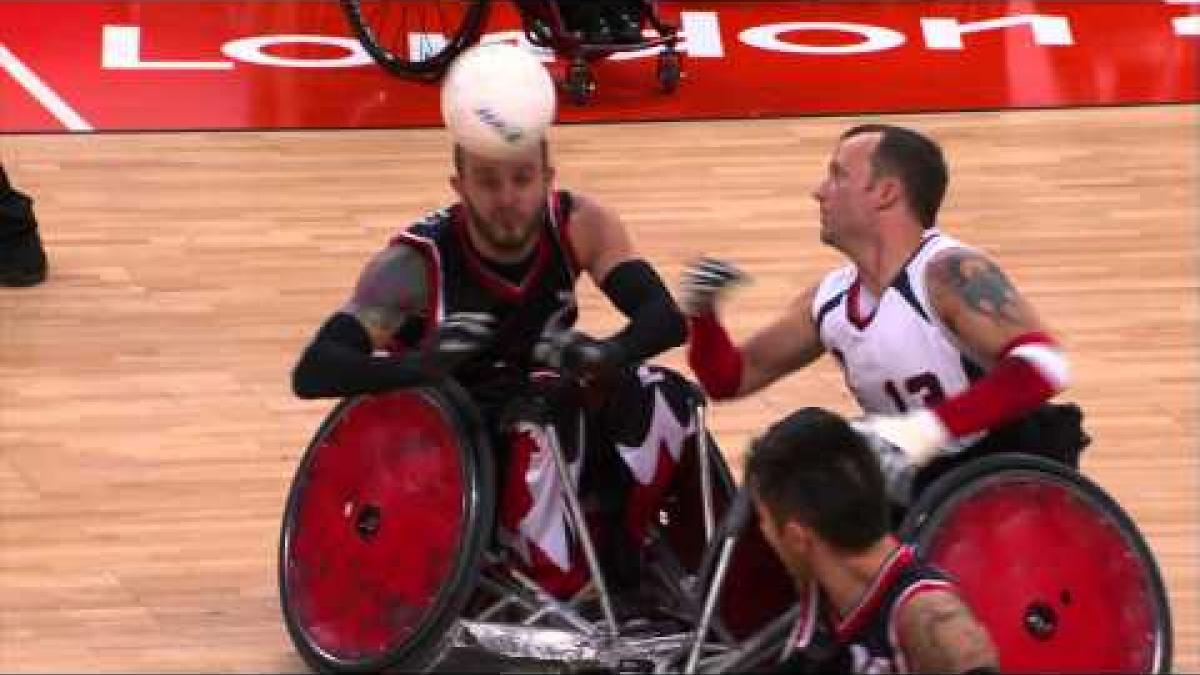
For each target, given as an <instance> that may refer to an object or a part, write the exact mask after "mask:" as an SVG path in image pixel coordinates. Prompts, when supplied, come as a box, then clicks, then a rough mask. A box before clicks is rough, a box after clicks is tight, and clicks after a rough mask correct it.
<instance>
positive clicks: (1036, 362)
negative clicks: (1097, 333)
mask: <svg viewBox="0 0 1200 675" xmlns="http://www.w3.org/2000/svg"><path fill="white" fill-rule="evenodd" d="M1001 353H1002V354H1003V356H1002V357H1001V358H1000V360H999V361H997V362H996V365H995V367H993V368H992V370H991V371H989V372H988V374H987V375H985V376H984V377H983V378H981V379H979V380H977V381H976V382H975V383H973V384H972V385H971V386H970V387H969V388H968V389H967V390H966V391H964V392H962V393H961V394H959V395H957V396H954V397H951V398H948V399H946V400H945V401H942V402H941V403H939V404H938V405H936V406H934V408H933V412H934V413H935V414H936V415H937V416H938V418H939V419H940V420H941V422H942V424H943V425H944V426H945V427H946V431H948V432H950V434H951V435H952V436H954V437H955V438H958V437H961V436H965V435H967V434H972V433H975V432H977V431H983V430H985V429H992V428H995V427H997V426H999V425H1001V424H1004V423H1006V422H1010V421H1012V420H1015V419H1017V418H1019V417H1021V416H1022V415H1025V414H1027V413H1029V412H1032V411H1033V409H1034V408H1036V407H1038V406H1039V405H1041V404H1042V403H1044V402H1045V401H1046V400H1047V399H1049V398H1050V397H1051V396H1054V395H1055V394H1057V393H1058V392H1060V391H1062V390H1063V389H1064V388H1066V385H1067V379H1068V375H1067V360H1066V357H1064V356H1063V354H1062V352H1060V351H1059V350H1058V348H1057V345H1056V344H1055V342H1054V340H1053V339H1052V338H1051V337H1050V336H1048V335H1046V334H1044V333H1026V334H1025V335H1022V336H1020V337H1018V338H1016V339H1015V340H1013V341H1012V342H1010V343H1009V344H1008V345H1006V346H1005V348H1004V350H1003V351H1002V352H1001Z"/></svg>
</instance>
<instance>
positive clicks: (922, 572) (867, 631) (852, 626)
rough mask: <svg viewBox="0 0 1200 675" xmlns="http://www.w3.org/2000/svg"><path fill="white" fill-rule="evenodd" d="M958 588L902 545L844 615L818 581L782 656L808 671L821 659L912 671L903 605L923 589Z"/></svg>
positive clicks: (844, 668)
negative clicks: (902, 631) (902, 633)
mask: <svg viewBox="0 0 1200 675" xmlns="http://www.w3.org/2000/svg"><path fill="white" fill-rule="evenodd" d="M930 590H942V591H946V590H949V591H952V592H957V589H956V588H955V586H954V584H953V583H952V582H951V581H950V578H949V577H948V576H947V575H946V574H945V573H944V572H942V571H941V570H939V569H937V568H936V567H933V566H932V565H929V564H926V563H924V562H922V561H921V560H919V559H918V558H917V556H916V554H915V552H914V551H913V549H912V547H911V546H907V545H902V546H899V547H897V549H896V550H895V551H894V552H893V553H892V555H891V556H889V557H888V559H887V560H886V561H885V562H884V564H883V565H882V566H881V567H880V569H879V572H877V573H876V575H875V578H874V580H873V581H872V582H871V584H870V586H868V587H867V590H866V591H865V592H864V593H863V597H862V598H861V599H860V600H859V602H858V604H857V605H856V606H855V607H854V609H852V610H851V611H850V612H848V613H847V614H846V615H845V616H840V615H839V614H838V613H837V612H836V610H835V609H834V608H833V605H832V604H831V603H830V602H829V601H828V599H827V598H826V597H825V596H824V594H822V593H821V592H820V591H819V589H818V587H817V585H816V583H815V582H814V583H811V584H809V592H808V594H807V597H805V598H802V599H801V600H802V610H801V616H800V618H799V620H798V621H797V622H796V626H795V628H794V629H793V631H792V635H791V637H790V638H789V639H788V646H787V647H785V649H784V653H783V654H782V656H781V658H782V659H784V660H785V664H784V665H785V668H784V670H787V668H786V665H787V664H786V661H787V660H793V661H795V662H796V663H797V664H798V667H797V668H796V670H800V671H803V670H805V667H800V666H799V664H800V663H801V662H804V663H805V664H806V667H807V668H811V667H812V665H811V664H812V663H813V662H814V661H819V662H821V663H822V664H823V665H825V666H826V667H832V668H834V669H835V670H838V671H841V672H849V673H907V672H909V664H908V661H907V659H906V657H905V655H904V652H903V650H902V649H901V648H900V640H899V635H898V634H897V630H898V621H899V614H900V610H901V608H902V607H903V606H904V604H905V603H906V602H908V601H909V600H910V599H912V598H913V597H915V596H916V595H917V594H919V593H923V592H926V591H930Z"/></svg>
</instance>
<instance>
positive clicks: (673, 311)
mask: <svg viewBox="0 0 1200 675" xmlns="http://www.w3.org/2000/svg"><path fill="white" fill-rule="evenodd" d="M600 288H601V290H603V291H604V294H605V295H606V296H608V299H609V300H611V301H612V303H613V304H614V305H616V307H617V309H619V310H621V313H622V314H624V315H625V316H626V317H628V318H629V324H628V325H626V326H625V328H624V329H622V330H621V331H620V332H619V333H617V334H616V335H613V336H612V337H610V338H609V339H608V342H609V344H611V345H612V346H613V347H615V348H616V349H617V351H618V352H619V355H620V358H621V361H622V362H624V363H631V362H635V361H642V360H645V359H648V358H651V357H653V356H657V355H658V354H661V353H663V352H665V351H667V350H668V349H671V348H672V347H678V346H679V345H681V344H683V341H684V340H685V339H687V325H686V324H685V323H684V320H683V314H682V313H681V312H680V311H679V307H678V306H677V305H676V304H675V299H674V298H672V297H671V293H670V292H669V291H668V290H667V287H666V286H665V285H663V282H662V279H661V278H659V276H658V273H657V272H655V271H654V268H653V267H651V266H650V264H649V263H647V262H646V261H644V260H626V261H625V262H623V263H621V264H619V265H617V266H616V267H614V268H612V270H611V271H609V273H608V275H607V276H605V277H604V283H602V284H601V286H600Z"/></svg>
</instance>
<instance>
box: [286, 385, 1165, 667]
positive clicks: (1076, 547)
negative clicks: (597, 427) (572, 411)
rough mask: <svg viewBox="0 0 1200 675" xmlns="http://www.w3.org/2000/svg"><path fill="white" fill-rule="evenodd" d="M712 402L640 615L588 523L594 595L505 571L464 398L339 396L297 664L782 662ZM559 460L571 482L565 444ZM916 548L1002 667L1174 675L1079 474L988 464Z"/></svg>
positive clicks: (314, 470) (934, 489)
mask: <svg viewBox="0 0 1200 675" xmlns="http://www.w3.org/2000/svg"><path fill="white" fill-rule="evenodd" d="M694 404H695V406H696V412H697V416H696V419H697V420H698V430H697V434H696V440H695V442H694V443H689V444H687V445H686V446H685V450H684V453H683V455H682V456H681V457H680V463H679V465H678V467H677V470H676V473H675V478H674V483H673V485H672V487H671V489H670V490H669V493H668V497H667V499H666V500H665V502H664V503H663V505H662V507H661V511H660V513H659V518H658V522H657V524H656V527H655V528H654V531H653V534H652V537H651V541H650V544H649V546H648V548H647V550H646V557H645V563H644V565H643V568H642V574H641V576H640V585H639V588H638V589H637V591H638V592H637V596H638V597H637V599H636V601H629V600H628V599H626V598H623V597H619V596H617V595H616V594H614V593H612V592H610V589H609V587H608V585H607V583H606V571H605V569H603V567H602V565H601V563H600V561H599V556H598V555H597V552H596V550H595V548H594V546H593V544H592V543H591V539H590V537H589V535H588V530H587V528H583V527H578V526H577V527H575V528H574V529H575V532H576V534H577V535H578V536H579V537H580V541H581V543H582V544H583V550H584V553H585V554H586V558H587V561H588V564H589V568H590V569H591V573H592V581H591V582H590V584H589V586H588V587H586V588H585V589H584V590H583V591H581V592H580V593H579V594H578V595H576V596H575V597H574V598H571V599H570V600H566V601H564V600H559V599H556V598H554V597H552V596H551V595H550V594H549V593H547V592H546V591H545V590H544V589H542V588H541V587H539V585H538V584H537V583H536V582H535V581H533V580H532V579H529V578H527V577H525V576H523V575H521V574H520V573H519V572H518V571H517V570H516V569H515V568H514V567H511V566H507V565H506V564H505V552H504V550H503V549H502V547H500V546H498V545H497V543H496V541H495V527H494V518H495V512H496V495H497V492H498V490H497V487H496V479H495V475H494V474H495V468H494V465H493V462H494V459H493V454H492V449H491V448H490V447H489V441H488V438H487V436H486V435H485V434H484V432H483V426H482V422H481V420H480V417H479V414H478V412H477V410H476V408H475V406H474V404H473V403H472V402H471V401H470V400H469V399H468V398H467V395H466V394H465V392H464V391H463V390H462V389H460V388H459V387H458V386H457V385H454V384H439V385H437V386H433V385H429V386H421V387H414V388H410V389H404V390H400V391H396V392H391V393H387V394H382V395H376V396H365V397H357V398H353V399H346V400H344V401H342V402H340V403H339V404H338V405H337V406H336V407H335V408H334V409H333V411H332V412H331V413H330V414H329V415H328V416H327V418H326V419H325V420H324V422H323V423H322V424H321V426H320V428H319V430H318V431H317V434H316V436H315V438H314V439H313V441H312V443H311V444H310V446H309V447H308V449H307V451H306V452H305V455H304V457H303V459H302V460H301V463H300V466H299V469H298V471H297V473H296V476H295V479H294V481H293V484H292V486H291V490H290V494H289V496H288V500H287V506H286V510H285V514H284V519H283V528H282V534H281V538H280V546H279V590H280V597H281V603H282V609H283V617H284V621H285V623H286V626H287V629H288V632H289V634H290V636H291V638H292V640H293V642H294V644H295V646H296V649H297V651H298V652H299V653H300V655H301V656H302V657H303V658H304V660H305V661H306V663H307V664H308V665H309V666H311V667H312V668H314V669H316V670H319V671H332V672H363V671H381V670H392V671H417V670H419V671H438V670H450V671H456V672H467V671H475V672H618V673H627V672H744V671H747V670H751V669H769V668H770V666H771V665H772V664H773V663H775V662H777V661H778V658H779V655H780V654H781V652H782V650H783V648H784V647H785V643H786V641H787V639H788V635H789V633H790V631H791V628H792V626H793V624H794V623H795V621H796V619H797V617H798V616H799V614H800V611H801V608H800V607H799V606H798V605H797V604H796V602H797V601H796V599H795V597H794V596H795V594H794V592H793V590H792V585H791V581H790V579H789V578H788V576H787V574H786V572H785V570H784V569H783V567H782V565H781V564H780V563H779V562H778V560H777V559H776V558H775V556H774V555H773V553H772V552H771V550H770V549H769V547H768V546H767V544H766V543H765V541H764V540H763V539H762V538H761V535H760V533H759V530H758V528H757V527H756V526H755V525H754V523H753V519H754V514H753V509H752V508H750V506H749V500H748V499H747V496H746V494H745V492H744V491H740V490H738V488H737V487H736V485H735V483H734V480H733V477H732V476H731V475H730V472H729V470H728V467H727V466H726V464H725V462H724V460H723V458H722V454H721V452H720V450H719V448H717V446H716V444H715V443H713V442H712V439H711V437H710V436H709V434H708V433H707V431H706V430H705V428H704V423H703V422H704V413H705V402H704V398H703V396H702V395H701V394H699V393H698V392H697V393H696V394H695V398H694ZM551 449H552V451H553V453H554V454H555V461H556V464H557V467H558V469H559V472H560V475H565V473H566V472H567V471H568V468H567V465H566V461H565V459H564V457H563V455H562V451H561V448H560V446H559V445H558V443H557V441H555V440H554V439H553V435H552V439H551ZM563 484H564V485H567V486H570V485H571V482H570V481H569V480H564V481H563ZM563 497H564V499H566V500H567V505H568V507H569V508H568V513H569V514H570V515H571V517H572V522H573V523H575V524H576V525H578V524H579V523H582V522H585V515H584V513H583V509H582V506H581V502H580V497H579V495H578V494H576V492H575V490H574V489H572V488H570V487H567V488H564V495H563ZM899 534H900V535H901V537H902V538H904V539H906V540H908V541H912V542H915V543H916V545H917V547H918V551H919V552H920V554H922V555H924V556H926V557H927V558H928V559H930V560H931V561H932V562H934V563H936V564H938V565H940V566H942V568H943V569H945V570H947V571H948V572H950V573H951V574H952V575H953V576H955V577H956V578H957V580H958V582H959V584H960V587H961V588H962V589H963V592H964V593H965V595H966V596H967V598H968V601H969V602H970V603H971V604H972V606H973V607H974V608H975V610H976V612H977V614H978V615H979V617H980V618H981V620H982V621H983V622H984V623H985V624H986V625H987V626H988V628H989V629H990V631H991V633H992V637H993V639H994V641H995V642H996V644H997V648H998V650H999V653H1000V656H1001V668H1002V669H1003V670H1004V671H1005V672H1010V671H1011V672H1154V673H1165V672H1169V670H1170V661H1171V624H1170V614H1169V610H1168V605H1167V600H1166V594H1165V591H1164V588H1163V584H1162V581H1161V578H1160V576H1159V572H1158V568H1157V566H1156V564H1155V562H1154V558H1153V556H1152V555H1151V553H1150V551H1149V549H1148V548H1147V546H1146V544H1145V542H1144V541H1143V539H1142V537H1141V535H1140V534H1139V532H1138V530H1137V528H1136V527H1135V526H1134V524H1133V523H1132V522H1131V521H1130V520H1129V518H1128V517H1127V516H1126V515H1125V513H1124V512H1123V511H1122V510H1121V509H1120V507H1119V506H1118V505H1117V504H1116V503H1115V502H1113V501H1112V500H1111V499H1110V498H1109V497H1108V496H1107V495H1106V494H1105V493H1104V492H1103V491H1102V490H1101V489H1100V488H1099V487H1097V486H1096V485H1095V484H1093V483H1091V482H1090V481H1088V480H1087V479H1086V478H1084V477H1083V476H1081V475H1079V474H1078V473H1077V472H1075V471H1073V470H1071V469H1069V468H1066V467H1063V466H1061V465H1059V464H1057V463H1054V462H1051V461H1048V460H1045V459H1042V458H1038V457H1034V456H1029V455H1018V454H998V455H992V456H988V457H985V458H983V459H979V460H973V461H970V462H968V463H966V464H965V465H963V466H961V467H959V468H957V469H955V470H953V471H951V472H949V473H948V474H946V475H944V476H942V477H941V478H939V479H938V480H936V481H935V482H934V483H933V484H932V485H931V486H930V487H929V488H928V489H926V490H924V491H923V492H922V494H921V497H920V499H918V501H917V502H916V503H915V504H914V505H913V507H912V508H911V509H910V510H909V512H908V515H907V518H906V520H905V521H904V523H903V524H902V525H901V526H900V530H899ZM1014 551H1015V552H1017V553H1013V552H1014Z"/></svg>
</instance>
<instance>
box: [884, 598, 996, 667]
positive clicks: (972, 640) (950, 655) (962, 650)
mask: <svg viewBox="0 0 1200 675" xmlns="http://www.w3.org/2000/svg"><path fill="white" fill-rule="evenodd" d="M913 609H914V610H915V613H916V616H915V617H914V619H913V622H912V623H913V630H912V631H910V635H911V638H910V644H909V645H908V646H907V648H906V650H905V651H906V652H908V654H909V655H910V657H911V658H912V660H913V665H915V666H916V667H917V668H918V669H919V670H920V671H922V672H935V673H937V672H941V673H961V672H964V671H967V670H970V669H972V668H981V667H984V666H991V667H996V666H997V659H996V652H995V649H994V648H993V646H992V642H991V639H990V638H989V637H988V634H987V631H985V630H984V628H983V627H982V626H981V625H979V623H978V622H977V621H976V620H975V617H974V616H973V615H972V614H971V610H969V609H968V608H967V606H966V605H965V604H963V603H962V601H961V600H959V599H958V598H956V597H954V596H952V595H949V594H941V593H939V594H938V595H937V596H936V597H928V598H926V599H925V602H923V603H921V604H920V606H918V607H914V608H913Z"/></svg>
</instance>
